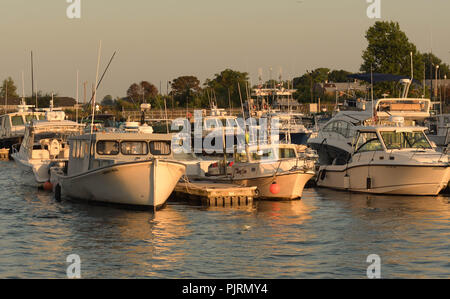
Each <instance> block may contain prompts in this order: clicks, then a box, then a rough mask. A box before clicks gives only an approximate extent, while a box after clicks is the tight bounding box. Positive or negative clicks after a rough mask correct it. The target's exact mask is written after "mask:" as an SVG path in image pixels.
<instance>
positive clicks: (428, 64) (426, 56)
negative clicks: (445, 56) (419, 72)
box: [422, 53, 450, 80]
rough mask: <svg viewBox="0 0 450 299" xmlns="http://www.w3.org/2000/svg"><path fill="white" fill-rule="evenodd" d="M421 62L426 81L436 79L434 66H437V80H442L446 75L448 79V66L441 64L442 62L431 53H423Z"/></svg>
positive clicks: (449, 70)
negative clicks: (423, 66)
mask: <svg viewBox="0 0 450 299" xmlns="http://www.w3.org/2000/svg"><path fill="white" fill-rule="evenodd" d="M422 60H423V62H424V64H425V77H426V79H433V80H434V79H435V78H436V66H437V65H439V69H438V71H439V74H438V79H439V78H444V76H445V75H446V76H447V78H450V66H449V65H448V64H446V63H443V62H442V60H441V59H440V58H439V57H437V56H436V55H434V54H432V53H423V54H422Z"/></svg>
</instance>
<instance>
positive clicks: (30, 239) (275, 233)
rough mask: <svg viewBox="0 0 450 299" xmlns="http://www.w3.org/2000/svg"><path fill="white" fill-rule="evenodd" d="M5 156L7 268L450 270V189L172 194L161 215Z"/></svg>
mask: <svg viewBox="0 0 450 299" xmlns="http://www.w3.org/2000/svg"><path fill="white" fill-rule="evenodd" d="M21 176H22V174H21V172H20V171H19V170H18V169H17V168H16V166H15V164H14V163H13V162H0V190H1V192H0V200H1V203H2V204H1V205H0V278H65V277H66V268H67V266H68V265H69V264H68V263H67V262H66V258H67V256H68V255H70V254H78V255H79V256H80V258H81V275H82V277H83V278H366V270H367V267H368V266H369V263H367V262H366V258H367V256H368V255H370V254H377V255H379V256H380V257H381V276H382V278H448V277H450V241H449V240H450V238H449V237H450V198H449V197H446V196H439V197H402V196H374V195H366V194H350V193H347V192H337V191H331V190H326V189H305V192H304V196H303V199H302V200H301V201H294V202H255V203H254V205H253V206H252V207H238V208H222V207H221V208H216V207H214V208H212V207H211V208H208V207H200V206H192V205H188V204H185V203H181V202H180V203H179V202H177V203H172V202H171V203H169V204H168V206H167V207H166V208H165V209H163V210H161V211H159V212H157V213H156V215H155V214H153V213H152V212H146V211H144V212H143V211H132V210H124V209H118V208H114V207H103V206H93V205H88V204H85V203H75V202H70V201H67V200H63V202H62V203H55V202H54V200H53V195H52V194H49V193H47V192H44V191H38V190H36V188H34V187H32V186H26V185H23V184H22V183H21V182H22V181H23V180H22V177H21Z"/></svg>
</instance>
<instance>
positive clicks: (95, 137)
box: [67, 132, 173, 176]
mask: <svg viewBox="0 0 450 299" xmlns="http://www.w3.org/2000/svg"><path fill="white" fill-rule="evenodd" d="M69 144H70V157H69V164H68V169H67V174H68V175H69V176H71V175H75V174H79V173H82V172H86V171H89V170H92V169H97V168H101V167H104V166H108V165H112V164H116V163H119V162H131V161H136V160H148V159H150V158H160V159H167V158H171V157H172V156H173V154H172V148H171V144H172V134H144V133H124V132H112V133H107V132H101V133H95V134H92V135H91V134H85V135H80V136H75V137H72V138H70V139H69Z"/></svg>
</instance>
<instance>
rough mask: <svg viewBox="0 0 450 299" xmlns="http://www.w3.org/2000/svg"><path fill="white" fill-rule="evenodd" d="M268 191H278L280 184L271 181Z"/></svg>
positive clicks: (276, 192) (273, 192) (275, 192)
mask: <svg viewBox="0 0 450 299" xmlns="http://www.w3.org/2000/svg"><path fill="white" fill-rule="evenodd" d="M270 193H272V194H278V193H280V185H278V184H277V183H276V182H273V183H272V185H270Z"/></svg>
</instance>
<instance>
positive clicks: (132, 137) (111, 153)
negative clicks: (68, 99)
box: [51, 132, 186, 209]
mask: <svg viewBox="0 0 450 299" xmlns="http://www.w3.org/2000/svg"><path fill="white" fill-rule="evenodd" d="M171 137H172V136H171V135H170V134H167V135H166V134H146V133H136V132H109V133H106V132H99V133H94V134H85V135H80V136H74V137H72V138H70V139H69V143H70V157H69V161H68V165H67V167H65V169H64V168H63V169H62V168H52V171H51V172H52V173H51V183H52V185H53V186H54V190H55V198H56V199H57V200H60V199H61V196H67V197H70V198H74V199H81V200H86V201H94V202H102V203H110V204H119V205H127V206H137V207H145V208H153V209H160V208H162V207H163V206H164V204H165V203H166V201H167V199H168V197H169V196H170V194H171V193H172V191H173V190H174V188H175V186H176V184H177V182H178V180H179V179H180V178H181V176H182V175H183V174H184V173H185V170H186V166H185V165H184V164H183V163H180V162H177V161H174V160H171V159H168V158H167V157H171V155H172V149H171Z"/></svg>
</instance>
